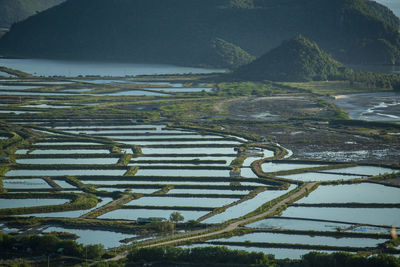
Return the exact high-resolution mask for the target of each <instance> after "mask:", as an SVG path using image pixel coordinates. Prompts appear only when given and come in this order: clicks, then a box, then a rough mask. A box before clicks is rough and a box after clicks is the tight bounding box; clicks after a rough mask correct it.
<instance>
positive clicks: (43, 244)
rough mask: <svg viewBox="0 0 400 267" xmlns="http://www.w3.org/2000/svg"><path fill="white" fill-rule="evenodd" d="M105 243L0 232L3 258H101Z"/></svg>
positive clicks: (49, 235) (0, 246)
mask: <svg viewBox="0 0 400 267" xmlns="http://www.w3.org/2000/svg"><path fill="white" fill-rule="evenodd" d="M104 253H105V251H104V246H103V245H99V244H97V245H86V246H84V245H82V244H78V243H77V242H76V241H74V240H62V239H60V238H58V237H57V236H56V235H53V234H48V235H26V236H13V235H7V234H5V233H1V232H0V255H1V259H7V258H9V257H13V255H18V256H19V257H22V256H24V255H26V256H43V255H46V256H47V255H64V256H73V257H78V258H82V259H83V258H85V257H87V258H88V259H99V258H101V257H102V256H103V255H104Z"/></svg>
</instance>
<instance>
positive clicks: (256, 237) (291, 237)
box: [211, 232, 387, 247]
mask: <svg viewBox="0 0 400 267" xmlns="http://www.w3.org/2000/svg"><path fill="white" fill-rule="evenodd" d="M211 241H218V242H256V243H279V244H285V243H286V244H304V245H307V244H308V245H323V246H338V247H376V246H377V245H378V244H380V243H383V242H385V241H387V239H372V238H363V237H362V238H359V237H341V238H337V237H334V236H318V235H313V236H309V235H296V234H281V233H263V232H257V233H250V234H246V235H242V236H232V237H229V238H221V239H216V240H211Z"/></svg>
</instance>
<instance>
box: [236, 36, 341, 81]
mask: <svg viewBox="0 0 400 267" xmlns="http://www.w3.org/2000/svg"><path fill="white" fill-rule="evenodd" d="M340 67H341V65H340V63H338V62H337V61H335V60H334V59H333V58H332V57H331V56H330V55H328V54H327V53H325V52H324V51H322V50H321V49H320V48H319V47H318V45H317V44H316V43H315V42H312V41H309V40H307V39H306V38H304V37H296V38H293V39H290V40H287V41H284V42H283V43H282V44H281V45H280V46H279V47H277V48H275V49H273V50H272V51H270V52H268V53H267V54H265V55H263V56H261V57H260V58H258V59H257V60H255V61H253V62H252V63H250V64H248V65H245V66H243V67H241V68H239V69H238V70H236V71H235V72H234V73H233V76H234V77H237V78H239V79H244V80H256V81H257V80H271V81H311V80H317V81H321V80H327V79H332V78H335V77H337V76H338V75H339V74H340V71H339V69H340Z"/></svg>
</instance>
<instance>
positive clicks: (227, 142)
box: [118, 139, 240, 146]
mask: <svg viewBox="0 0 400 267" xmlns="http://www.w3.org/2000/svg"><path fill="white" fill-rule="evenodd" d="M118 142H120V143H123V144H128V145H138V146H151V145H207V146H213V145H239V144H240V143H239V142H238V141H231V140H218V141H207V140H205V141H203V140H189V141H175V140H173V139H171V140H170V141H141V140H138V141H124V140H119V141H118Z"/></svg>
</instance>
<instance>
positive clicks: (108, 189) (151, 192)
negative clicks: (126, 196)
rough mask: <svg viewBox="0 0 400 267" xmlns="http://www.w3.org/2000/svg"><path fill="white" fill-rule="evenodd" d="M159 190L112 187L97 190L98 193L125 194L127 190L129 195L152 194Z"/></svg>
mask: <svg viewBox="0 0 400 267" xmlns="http://www.w3.org/2000/svg"><path fill="white" fill-rule="evenodd" d="M160 189H161V188H158V189H142V188H134V186H132V188H114V187H99V188H97V190H98V191H107V192H125V191H126V190H129V192H131V193H137V194H153V193H154V192H157V191H159V190H160Z"/></svg>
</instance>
